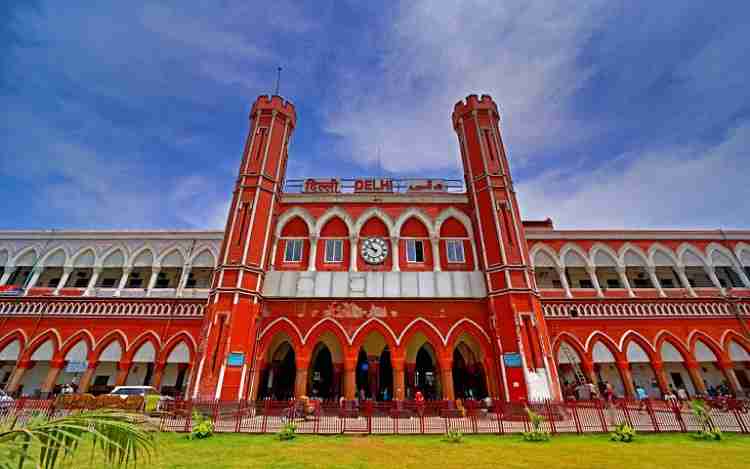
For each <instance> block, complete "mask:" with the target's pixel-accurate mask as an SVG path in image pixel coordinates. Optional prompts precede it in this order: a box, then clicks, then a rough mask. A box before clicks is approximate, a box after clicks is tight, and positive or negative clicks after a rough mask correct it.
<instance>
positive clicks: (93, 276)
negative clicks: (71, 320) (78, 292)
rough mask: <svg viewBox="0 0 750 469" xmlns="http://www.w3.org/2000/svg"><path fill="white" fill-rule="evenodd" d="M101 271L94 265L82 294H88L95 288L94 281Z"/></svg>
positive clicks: (97, 278)
mask: <svg viewBox="0 0 750 469" xmlns="http://www.w3.org/2000/svg"><path fill="white" fill-rule="evenodd" d="M101 273H102V268H101V267H94V269H93V271H92V273H91V278H90V279H89V284H88V285H87V286H86V290H85V291H84V292H83V295H84V296H89V295H91V293H92V292H93V291H94V289H95V288H96V282H97V280H99V275H100V274H101Z"/></svg>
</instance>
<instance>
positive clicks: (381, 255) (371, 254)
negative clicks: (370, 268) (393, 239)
mask: <svg viewBox="0 0 750 469" xmlns="http://www.w3.org/2000/svg"><path fill="white" fill-rule="evenodd" d="M387 256H388V243H387V242H386V241H385V240H384V239H383V238H367V239H365V240H364V242H362V259H364V260H365V262H367V263H368V264H382V263H383V261H385V258H386V257H387Z"/></svg>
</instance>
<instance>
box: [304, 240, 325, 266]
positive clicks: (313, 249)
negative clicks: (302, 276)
mask: <svg viewBox="0 0 750 469" xmlns="http://www.w3.org/2000/svg"><path fill="white" fill-rule="evenodd" d="M318 239H320V238H318V237H317V236H310V260H309V261H308V263H307V270H309V271H310V272H314V271H315V270H316V267H315V263H316V262H317V259H318ZM324 255H325V254H324Z"/></svg>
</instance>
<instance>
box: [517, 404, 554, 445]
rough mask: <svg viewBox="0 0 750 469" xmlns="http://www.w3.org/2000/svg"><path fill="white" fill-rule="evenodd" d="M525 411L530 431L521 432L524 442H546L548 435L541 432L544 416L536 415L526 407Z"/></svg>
mask: <svg viewBox="0 0 750 469" xmlns="http://www.w3.org/2000/svg"><path fill="white" fill-rule="evenodd" d="M525 410H526V415H528V417H529V422H530V423H531V431H530V432H523V439H524V440H525V441H548V440H549V433H548V432H545V431H544V430H542V423H543V422H544V416H542V415H540V414H537V413H536V412H534V411H533V410H531V409H529V408H528V407H526V409H525Z"/></svg>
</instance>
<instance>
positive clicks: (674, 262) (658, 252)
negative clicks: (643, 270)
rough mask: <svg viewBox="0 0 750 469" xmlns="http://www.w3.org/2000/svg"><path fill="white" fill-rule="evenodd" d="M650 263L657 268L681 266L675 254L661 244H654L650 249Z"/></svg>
mask: <svg viewBox="0 0 750 469" xmlns="http://www.w3.org/2000/svg"><path fill="white" fill-rule="evenodd" d="M648 261H649V263H650V264H651V265H653V266H655V267H659V266H664V267H677V266H679V265H680V262H679V261H678V258H677V255H676V254H675V252H674V251H672V250H671V249H669V248H668V247H666V246H664V245H663V244H660V243H654V244H652V245H651V246H650V247H649V248H648Z"/></svg>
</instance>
